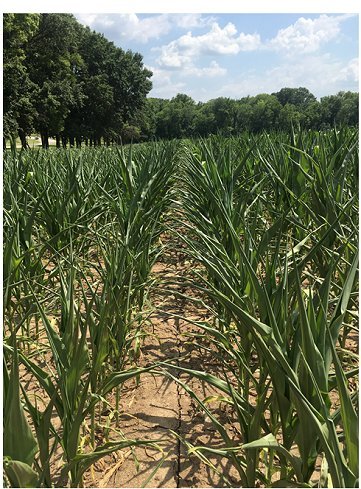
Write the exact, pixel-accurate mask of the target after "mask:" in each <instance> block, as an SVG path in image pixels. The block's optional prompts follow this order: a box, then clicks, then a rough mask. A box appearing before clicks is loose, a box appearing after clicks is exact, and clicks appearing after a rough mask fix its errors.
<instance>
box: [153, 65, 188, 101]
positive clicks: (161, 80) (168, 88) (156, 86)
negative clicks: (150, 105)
mask: <svg viewBox="0 0 361 489" xmlns="http://www.w3.org/2000/svg"><path fill="white" fill-rule="evenodd" d="M147 68H148V69H149V70H151V71H152V72H153V76H152V83H153V88H152V90H151V92H150V94H149V96H150V97H159V98H172V97H174V96H175V95H177V93H180V92H184V89H185V87H186V84H185V83H183V82H174V80H172V73H169V72H168V71H166V70H163V69H159V68H156V67H154V66H147Z"/></svg>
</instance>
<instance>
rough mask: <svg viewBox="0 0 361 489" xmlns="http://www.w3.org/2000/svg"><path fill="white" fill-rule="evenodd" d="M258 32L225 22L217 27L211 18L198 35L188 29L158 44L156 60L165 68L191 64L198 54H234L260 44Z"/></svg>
mask: <svg viewBox="0 0 361 489" xmlns="http://www.w3.org/2000/svg"><path fill="white" fill-rule="evenodd" d="M260 43H261V39H260V36H259V35H258V34H244V33H243V32H241V33H240V34H238V33H237V29H236V27H235V26H234V24H232V23H231V22H229V23H228V24H227V25H226V26H225V27H223V28H221V27H220V26H219V25H218V23H217V22H213V23H212V26H211V29H210V30H209V31H208V32H207V33H206V34H202V35H199V36H194V35H193V34H192V32H188V33H187V34H185V35H183V36H181V37H179V38H178V39H176V40H174V41H171V42H170V43H169V44H166V45H165V46H162V47H161V48H157V49H160V52H161V54H160V56H159V58H158V64H159V65H160V66H165V67H169V68H183V67H185V66H189V65H192V64H193V62H194V60H195V58H197V57H199V56H202V55H213V56H214V55H227V54H230V55H231V54H238V53H239V52H241V51H253V50H255V49H257V48H258V47H259V46H260Z"/></svg>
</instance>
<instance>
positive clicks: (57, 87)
mask: <svg viewBox="0 0 361 489" xmlns="http://www.w3.org/2000/svg"><path fill="white" fill-rule="evenodd" d="M81 29H82V27H81V25H80V24H79V23H78V22H77V20H76V19H75V17H74V16H73V15H71V14H41V18H40V24H39V28H38V31H37V33H36V35H34V36H33V37H32V38H31V39H30V41H29V43H28V49H27V57H26V60H25V62H26V66H27V69H28V71H29V75H30V78H31V80H32V82H33V83H35V84H36V85H37V86H38V87H39V89H38V92H37V94H36V97H35V98H34V106H35V108H36V111H37V113H38V117H37V119H36V124H35V128H36V129H37V131H39V132H40V135H41V139H42V144H43V147H44V148H47V147H48V145H49V143H48V137H49V136H50V135H52V136H55V135H58V134H59V133H60V132H62V130H63V129H64V123H65V119H66V117H67V115H68V113H69V111H70V108H71V106H72V105H74V103H75V99H74V94H75V92H76V89H75V87H76V83H77V79H76V69H77V65H78V64H81V59H80V58H79V55H78V43H79V37H80V33H81Z"/></svg>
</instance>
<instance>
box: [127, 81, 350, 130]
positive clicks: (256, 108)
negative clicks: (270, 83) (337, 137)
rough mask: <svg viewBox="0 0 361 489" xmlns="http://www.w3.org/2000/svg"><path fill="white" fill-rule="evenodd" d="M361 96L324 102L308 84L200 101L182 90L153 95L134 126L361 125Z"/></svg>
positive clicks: (254, 127) (258, 127) (269, 127)
mask: <svg viewBox="0 0 361 489" xmlns="http://www.w3.org/2000/svg"><path fill="white" fill-rule="evenodd" d="M358 107H359V96H358V93H355V92H339V93H338V94H337V95H330V96H327V97H323V98H321V100H320V101H318V100H317V99H316V97H315V96H314V95H313V94H312V93H310V91H309V90H307V88H303V87H300V88H282V90H280V91H279V92H277V93H273V94H272V95H269V94H260V95H256V96H254V97H244V98H241V99H239V100H233V99H230V98H226V97H220V98H216V99H214V100H210V101H208V102H205V103H196V102H195V101H194V100H193V99H192V98H191V97H189V96H187V95H184V94H178V95H177V96H176V97H174V98H172V99H171V100H166V99H156V98H149V99H148V100H147V105H146V108H145V110H144V111H143V112H142V114H141V117H142V119H141V120H138V121H135V122H134V124H135V125H137V124H138V125H139V126H140V127H141V128H142V132H143V133H144V134H145V135H146V136H147V137H148V138H151V137H155V138H182V137H190V136H195V135H198V136H207V135H209V134H214V133H223V134H225V135H233V134H239V133H240V132H242V131H245V130H248V131H251V132H260V131H263V130H274V129H276V130H277V129H278V130H287V129H289V128H290V127H291V124H293V125H294V126H296V127H297V126H298V125H300V126H301V127H304V128H306V129H326V128H329V127H333V126H334V125H339V124H346V125H350V126H356V125H358Z"/></svg>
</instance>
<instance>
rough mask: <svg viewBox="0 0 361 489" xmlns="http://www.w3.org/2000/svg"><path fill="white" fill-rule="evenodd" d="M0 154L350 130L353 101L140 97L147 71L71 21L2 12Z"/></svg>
mask: <svg viewBox="0 0 361 489" xmlns="http://www.w3.org/2000/svg"><path fill="white" fill-rule="evenodd" d="M3 32H4V49H3V59H4V63H3V70H4V77H3V79H4V93H3V99H4V124H3V127H4V147H5V138H6V139H9V140H10V141H11V142H12V144H13V145H15V141H16V137H17V136H18V137H19V138H20V140H21V143H22V147H23V148H26V147H27V141H26V137H27V136H28V135H30V134H32V133H38V134H40V136H41V140H42V146H43V147H44V148H47V147H48V146H49V137H50V136H51V137H54V138H55V139H56V145H57V146H58V147H60V146H66V145H67V144H70V146H74V145H77V146H80V145H81V144H82V142H84V143H85V144H87V145H99V144H101V143H102V142H104V143H105V144H110V143H111V142H116V143H118V142H120V141H123V142H129V141H145V140H151V139H154V138H157V139H171V138H183V137H191V136H192V137H193V136H208V135H210V134H214V133H222V134H224V135H233V134H238V133H240V132H242V131H251V132H260V131H263V130H274V129H278V130H286V129H289V128H290V126H291V125H292V124H293V125H298V124H299V125H301V126H302V127H304V128H309V129H323V128H325V129H326V128H328V127H332V126H334V125H335V124H336V125H337V124H347V125H352V126H354V125H357V124H358V103H359V102H358V93H355V92H339V93H337V94H336V95H330V96H326V97H322V98H321V99H320V100H319V101H318V100H317V99H316V97H315V96H314V95H313V94H312V93H311V92H310V91H309V90H308V89H307V88H304V87H299V88H282V89H281V90H280V91H279V92H275V93H272V94H259V95H256V96H253V97H251V96H248V97H243V98H241V99H238V100H234V99H231V98H227V97H218V98H216V99H213V100H210V101H208V102H199V103H197V102H195V101H194V100H193V99H192V98H191V97H189V96H188V95H185V94H178V95H176V96H175V97H173V98H172V99H171V100H167V99H160V98H147V94H148V93H149V92H150V90H151V88H152V83H151V76H152V72H151V71H149V70H148V69H146V68H145V67H144V65H143V60H142V56H141V54H139V53H133V52H132V51H124V50H123V49H121V48H119V47H116V46H115V45H114V44H113V43H112V42H110V41H108V40H107V39H106V38H105V37H104V36H103V35H102V34H99V33H97V32H94V31H91V29H89V28H88V27H84V26H82V25H81V24H80V23H79V22H78V21H77V20H76V19H75V17H74V16H73V15H71V14H9V13H8V14H4V16H3Z"/></svg>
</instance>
